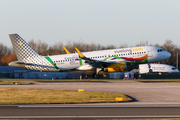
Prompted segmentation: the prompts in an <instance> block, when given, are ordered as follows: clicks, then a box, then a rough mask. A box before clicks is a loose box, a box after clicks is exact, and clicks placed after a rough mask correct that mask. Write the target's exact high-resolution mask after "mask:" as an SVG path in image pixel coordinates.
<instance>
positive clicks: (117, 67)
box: [104, 62, 126, 72]
mask: <svg viewBox="0 0 180 120" xmlns="http://www.w3.org/2000/svg"><path fill="white" fill-rule="evenodd" d="M125 69H126V63H125V62H120V63H115V64H111V65H108V67H104V71H105V72H122V71H124V70H125Z"/></svg>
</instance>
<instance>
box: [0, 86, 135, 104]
mask: <svg viewBox="0 0 180 120" xmlns="http://www.w3.org/2000/svg"><path fill="white" fill-rule="evenodd" d="M116 97H123V102H128V101H131V100H132V99H131V98H129V97H127V96H125V95H123V94H118V93H108V92H78V91H70V90H49V89H20V88H0V104H1V105H12V104H69V103H111V102H118V101H116V100H115V98H116Z"/></svg>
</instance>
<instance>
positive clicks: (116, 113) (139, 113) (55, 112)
mask: <svg viewBox="0 0 180 120" xmlns="http://www.w3.org/2000/svg"><path fill="white" fill-rule="evenodd" d="M179 111H180V106H177V107H173V106H161V107H155V106H154V107H146V106H144V107H143V106H141V107H133V106H128V107H127V106H126V107H121V106H109V107H107V106H105V107H104V106H91V105H86V106H71V107H70V106H61V105H57V106H56V105H54V106H46V105H44V106H43V105H41V106H38V105H37V106H0V118H1V119H2V118H3V119H5V118H6V119H9V118H82V119H89V118H93V119H97V118H106V119H107V118H111V119H112V118H113V119H114V118H179V117H180V114H179Z"/></svg>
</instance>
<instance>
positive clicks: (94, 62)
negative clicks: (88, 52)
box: [75, 48, 114, 67]
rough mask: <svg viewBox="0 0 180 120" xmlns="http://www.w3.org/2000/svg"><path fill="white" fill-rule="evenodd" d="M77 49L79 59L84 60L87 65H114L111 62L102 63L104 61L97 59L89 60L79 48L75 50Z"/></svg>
mask: <svg viewBox="0 0 180 120" xmlns="http://www.w3.org/2000/svg"><path fill="white" fill-rule="evenodd" d="M75 49H76V52H77V53H78V55H79V57H80V58H82V59H83V60H85V63H88V64H90V65H92V66H97V67H100V66H102V65H108V64H112V63H114V62H110V61H102V60H96V59H90V58H87V57H86V56H84V55H83V54H82V53H81V52H80V51H79V50H78V49H77V48H75Z"/></svg>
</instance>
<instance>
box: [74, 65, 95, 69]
mask: <svg viewBox="0 0 180 120" xmlns="http://www.w3.org/2000/svg"><path fill="white" fill-rule="evenodd" d="M92 69H93V67H92V66H91V65H83V66H80V67H78V68H77V70H92Z"/></svg>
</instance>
